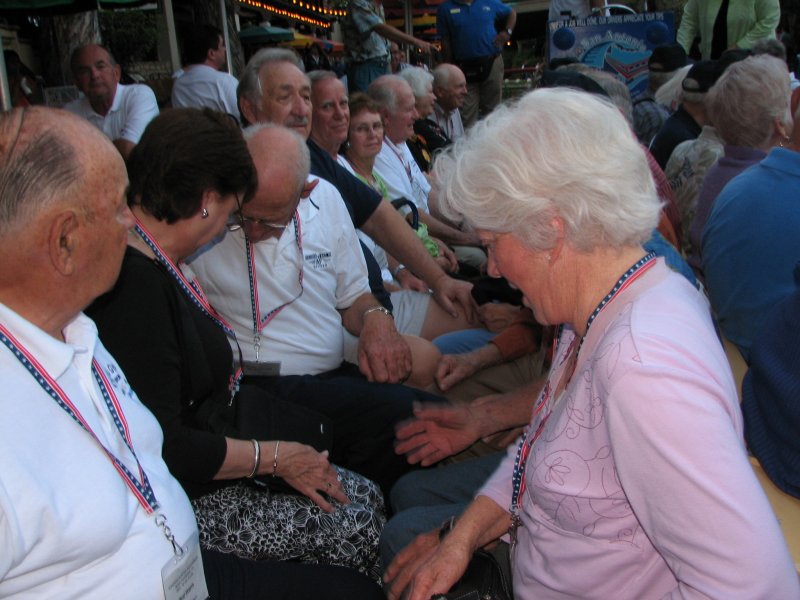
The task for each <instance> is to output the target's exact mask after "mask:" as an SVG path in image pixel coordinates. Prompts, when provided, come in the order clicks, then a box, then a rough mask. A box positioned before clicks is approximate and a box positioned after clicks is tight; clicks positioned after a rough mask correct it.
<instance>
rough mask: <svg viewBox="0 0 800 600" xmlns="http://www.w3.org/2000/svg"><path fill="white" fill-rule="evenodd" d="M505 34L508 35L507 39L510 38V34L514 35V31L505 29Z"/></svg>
mask: <svg viewBox="0 0 800 600" xmlns="http://www.w3.org/2000/svg"><path fill="white" fill-rule="evenodd" d="M506 33H507V34H508V37H511V34H512V33H514V31H513V30H512V29H506Z"/></svg>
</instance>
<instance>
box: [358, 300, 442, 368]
mask: <svg viewBox="0 0 800 600" xmlns="http://www.w3.org/2000/svg"><path fill="white" fill-rule="evenodd" d="M391 296H392V306H393V307H394V310H393V311H392V314H393V315H394V326H395V327H396V328H397V331H399V332H400V333H403V334H407V335H417V336H418V335H419V334H420V333H421V332H422V326H423V325H424V324H425V316H426V315H427V314H428V304H430V302H431V295H430V294H424V293H422V292H412V291H410V290H401V291H399V292H392V293H391ZM344 359H345V360H346V361H347V362H350V363H353V364H356V365H357V364H358V338H357V337H356V336H354V335H353V334H351V333H350V332H349V331H347V330H345V332H344Z"/></svg>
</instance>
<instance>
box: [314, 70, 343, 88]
mask: <svg viewBox="0 0 800 600" xmlns="http://www.w3.org/2000/svg"><path fill="white" fill-rule="evenodd" d="M306 75H308V79H309V80H310V81H311V85H312V87H313V86H314V84H315V83H317V82H319V81H325V80H326V79H335V80H336V81H339V77H337V75H336V73H334V72H333V71H328V70H327V69H315V70H314V71H310V72H309V73H306Z"/></svg>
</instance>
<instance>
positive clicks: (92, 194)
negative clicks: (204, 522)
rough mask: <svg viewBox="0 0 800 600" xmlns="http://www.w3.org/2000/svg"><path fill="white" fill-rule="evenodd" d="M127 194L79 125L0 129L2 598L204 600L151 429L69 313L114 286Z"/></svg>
mask: <svg viewBox="0 0 800 600" xmlns="http://www.w3.org/2000/svg"><path fill="white" fill-rule="evenodd" d="M127 183H128V178H127V176H126V173H125V165H124V164H123V162H122V160H121V159H120V157H119V156H118V155H117V153H116V152H115V151H114V150H113V148H112V147H111V144H110V143H109V142H108V141H107V140H106V139H105V138H104V137H103V136H102V135H101V134H100V133H99V132H97V131H96V130H95V129H94V128H93V127H90V126H89V125H87V124H86V123H85V122H84V121H82V120H81V119H78V118H76V117H74V116H72V115H70V114H68V113H65V112H63V111H56V110H53V109H46V108H32V109H31V108H28V109H16V110H14V111H12V112H10V113H6V114H5V115H3V116H2V118H0V188H2V189H3V190H4V193H3V194H2V195H1V196H0V251H1V252H2V253H3V256H4V258H5V259H4V260H3V261H2V264H0V342H2V343H0V372H1V373H2V374H3V376H2V379H3V393H2V394H0V414H2V415H3V417H2V419H0V548H2V551H0V597H3V598H7V597H14V598H17V597H18V598H31V597H37V598H119V599H122V598H131V599H133V598H154V599H161V598H165V597H166V598H175V597H178V595H180V594H183V593H184V592H187V595H186V598H195V599H197V598H200V599H203V598H205V597H206V595H207V593H205V587H206V586H205V579H204V575H203V568H202V563H201V560H200V555H199V550H200V548H199V545H198V542H197V540H196V536H197V524H196V521H195V517H194V513H193V511H192V507H191V504H190V503H189V500H188V498H187V497H186V494H185V493H184V491H183V489H182V488H181V486H180V484H179V483H178V482H177V481H176V480H175V479H174V478H173V477H172V475H170V473H169V471H168V470H167V467H166V465H165V464H164V461H163V460H162V458H161V444H162V441H163V437H162V433H161V428H160V427H159V425H158V422H157V421H156V420H155V417H153V415H152V414H150V412H149V411H148V410H147V409H146V408H145V407H144V406H143V405H142V404H141V402H139V400H138V398H137V397H136V394H135V393H134V392H133V391H132V390H131V388H130V386H129V385H128V383H127V382H126V380H125V377H124V375H123V373H122V371H121V370H120V368H119V366H118V365H117V363H116V362H115V361H114V359H113V358H112V357H111V356H110V355H109V354H108V352H107V351H106V350H105V348H104V347H103V345H102V343H101V342H100V341H99V339H98V337H97V329H96V327H95V325H94V323H93V322H92V321H91V320H89V319H88V318H87V317H86V316H84V315H83V313H82V312H81V311H82V310H83V308H85V307H86V306H87V305H88V304H89V303H90V302H91V301H92V300H93V299H94V298H95V297H96V296H98V295H100V294H102V293H103V292H105V291H106V290H108V289H109V288H110V287H111V286H112V285H113V284H114V281H115V280H116V278H117V275H118V273H119V268H120V264H121V262H122V255H123V253H124V251H125V244H126V241H127V238H128V229H129V228H130V227H131V226H132V225H133V216H132V215H131V212H130V211H129V210H128V206H127V203H126V197H125V188H126V187H127ZM178 545H180V547H181V548H180V549H179V546H178ZM180 552H183V553H184V556H183V558H181V559H180V560H178V556H177V553H180ZM184 568H188V569H189V570H188V571H185V573H186V574H187V576H188V579H187V581H186V582H185V583H184V584H183V585H177V586H176V587H175V588H174V592H177V595H172V596H170V595H165V585H166V587H169V584H170V581H171V579H170V578H174V577H178V578H180V577H182V575H181V572H182V570H183V569H184ZM162 569H166V571H162ZM189 585H194V586H195V589H194V591H193V592H190V591H188V586H189Z"/></svg>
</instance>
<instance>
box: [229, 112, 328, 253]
mask: <svg viewBox="0 0 800 600" xmlns="http://www.w3.org/2000/svg"><path fill="white" fill-rule="evenodd" d="M244 135H245V139H247V147H248V149H249V150H250V154H251V155H252V157H253V163H254V164H255V167H256V172H257V173H258V190H257V191H256V194H255V196H253V200H252V201H251V202H249V203H248V204H246V205H245V207H244V208H243V214H244V216H245V217H246V220H245V225H246V226H247V230H246V233H247V235H248V237H250V238H251V239H252V240H253V241H259V240H260V239H264V238H266V237H273V236H276V234H280V233H281V230H282V228H283V227H284V226H285V225H287V224H288V223H289V222H290V221H291V219H292V215H293V214H294V211H295V209H296V208H297V205H298V204H299V203H300V199H301V198H302V197H303V195H304V194H305V192H306V189H307V187H308V184H307V183H306V180H307V179H308V174H309V169H310V162H311V159H310V156H309V152H308V146H307V145H306V143H305V140H304V139H303V138H302V137H301V136H300V135H299V134H298V133H296V132H295V131H293V130H291V129H287V128H286V127H281V126H279V125H274V124H269V123H267V124H260V125H254V126H251V127H248V128H247V129H245V131H244ZM312 187H313V186H312ZM310 191H311V190H310V189H308V192H310ZM305 195H307V194H305ZM248 221H249V222H248ZM270 224H271V225H275V226H276V227H270Z"/></svg>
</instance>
